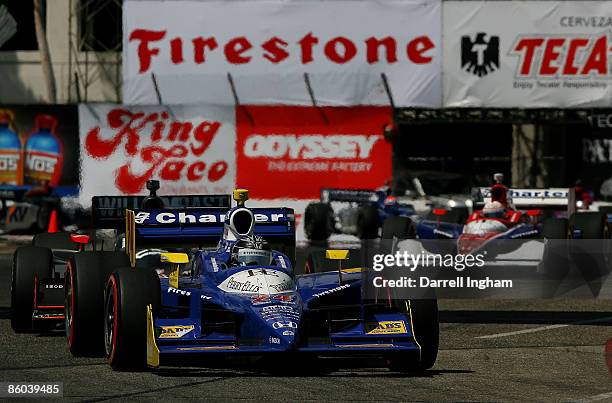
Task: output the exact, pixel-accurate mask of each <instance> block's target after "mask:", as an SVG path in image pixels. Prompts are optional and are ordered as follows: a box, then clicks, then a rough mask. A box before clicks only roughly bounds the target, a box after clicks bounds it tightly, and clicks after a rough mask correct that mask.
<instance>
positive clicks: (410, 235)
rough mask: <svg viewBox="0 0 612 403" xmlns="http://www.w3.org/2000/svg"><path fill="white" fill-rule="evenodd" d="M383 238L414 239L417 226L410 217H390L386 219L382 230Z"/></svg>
mask: <svg viewBox="0 0 612 403" xmlns="http://www.w3.org/2000/svg"><path fill="white" fill-rule="evenodd" d="M382 237H383V239H393V237H396V238H399V239H414V238H415V237H416V227H415V225H414V223H413V222H412V220H411V219H410V218H408V217H389V218H387V219H386V220H385V222H384V224H383V230H382Z"/></svg>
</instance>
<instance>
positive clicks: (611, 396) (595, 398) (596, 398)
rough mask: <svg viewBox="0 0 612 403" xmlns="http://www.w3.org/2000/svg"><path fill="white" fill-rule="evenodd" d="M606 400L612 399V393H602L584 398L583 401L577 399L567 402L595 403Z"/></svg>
mask: <svg viewBox="0 0 612 403" xmlns="http://www.w3.org/2000/svg"><path fill="white" fill-rule="evenodd" d="M607 399H612V392H608V393H602V394H601V395H595V396H589V397H585V398H584V399H578V400H569V401H570V402H576V403H578V402H579V403H583V402H584V403H586V402H597V401H600V400H607Z"/></svg>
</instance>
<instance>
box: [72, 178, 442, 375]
mask: <svg viewBox="0 0 612 403" xmlns="http://www.w3.org/2000/svg"><path fill="white" fill-rule="evenodd" d="M247 198H248V193H247V192H246V191H242V190H237V191H235V192H234V200H236V202H237V205H236V206H235V207H233V208H231V209H220V208H181V209H167V208H161V209H150V210H139V211H128V212H127V214H126V232H125V240H124V246H125V251H119V252H82V253H79V254H76V255H75V256H74V258H73V259H72V260H71V261H70V262H69V264H68V270H69V271H70V272H71V274H70V275H68V276H67V278H68V279H69V280H70V281H69V282H68V283H67V285H66V302H65V305H66V316H67V335H68V342H69V346H70V350H71V351H72V352H73V353H74V354H90V353H92V352H95V350H96V349H98V348H100V347H102V346H103V348H104V351H105V353H106V356H107V359H108V361H109V363H110V365H111V366H112V368H113V369H116V370H132V369H138V368H142V367H144V366H145V365H147V366H149V367H157V366H159V365H164V364H165V363H176V362H177V358H178V363H179V365H180V363H181V362H185V361H186V359H187V358H190V359H191V361H193V359H195V360H196V361H199V362H200V363H206V362H207V361H206V360H207V357H210V356H211V355H215V354H216V355H217V356H219V354H240V353H243V354H249V355H257V356H266V355H270V354H274V353H276V354H277V355H278V354H279V353H280V355H281V356H282V355H283V354H284V355H287V354H298V355H305V356H309V357H312V356H320V355H325V356H338V355H347V354H348V355H355V354H364V355H377V356H381V357H383V358H385V359H386V362H387V363H388V364H389V366H390V367H392V368H393V369H397V370H401V371H408V370H411V371H412V370H424V369H427V368H430V367H431V366H433V364H434V362H435V359H436V356H437V351H438V319H437V304H436V301H435V300H418V301H417V300H414V301H408V300H393V299H391V298H390V297H389V296H388V295H385V296H384V298H380V299H364V298H363V295H362V294H363V293H362V285H363V281H364V273H363V272H362V270H355V269H350V270H342V269H339V270H337V271H333V272H324V273H315V274H309V275H302V276H296V275H295V274H294V271H293V261H294V257H293V256H291V254H292V253H293V250H294V249H292V248H291V245H295V223H294V215H293V210H291V209H288V208H263V209H249V208H247V207H245V201H246V200H247ZM211 239H216V240H217V241H218V244H217V246H216V247H215V248H212V249H206V248H204V247H203V245H205V244H207V243H209V242H210V240H211ZM270 244H273V245H283V244H284V245H289V246H290V247H289V248H285V249H284V250H285V252H287V253H283V252H281V251H279V250H275V249H273V248H272V247H271V246H270ZM346 253H347V252H346V251H330V252H329V257H330V258H344V257H345V256H342V255H343V254H344V255H345V254H346ZM110 254H113V256H115V257H114V258H113V259H109V257H110ZM119 255H121V256H122V257H117V256H119ZM121 259H123V261H121ZM111 260H112V262H113V267H109V266H108V263H107V262H110V261H111ZM107 271H110V275H108V276H107V281H106V284H103V281H102V280H101V279H103V278H104V277H105V275H104V274H103V273H104V272H107ZM92 287H104V290H105V291H104V307H103V309H102V310H101V311H99V310H98V308H95V309H93V307H94V306H95V305H96V302H94V301H89V300H88V295H90V293H89V292H88V288H92ZM181 358H184V359H183V360H181Z"/></svg>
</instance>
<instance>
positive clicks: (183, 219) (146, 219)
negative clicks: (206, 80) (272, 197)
mask: <svg viewBox="0 0 612 403" xmlns="http://www.w3.org/2000/svg"><path fill="white" fill-rule="evenodd" d="M253 216H254V217H255V222H259V223H262V222H279V221H283V220H284V219H285V215H284V214H281V213H270V214H265V213H257V214H254V215H253ZM134 221H135V222H136V224H177V223H179V224H196V223H222V222H224V221H225V214H224V213H215V214H210V213H208V214H190V213H185V212H180V213H177V212H172V211H162V212H158V213H149V212H145V211H139V212H138V213H137V214H136V215H135V218H134Z"/></svg>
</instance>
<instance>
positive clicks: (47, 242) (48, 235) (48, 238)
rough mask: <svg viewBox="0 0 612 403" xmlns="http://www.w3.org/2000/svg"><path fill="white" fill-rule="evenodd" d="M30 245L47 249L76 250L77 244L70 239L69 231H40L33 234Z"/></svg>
mask: <svg viewBox="0 0 612 403" xmlns="http://www.w3.org/2000/svg"><path fill="white" fill-rule="evenodd" d="M32 245H33V246H41V247H45V248H49V249H66V250H75V251H76V250H78V245H77V244H75V243H74V242H72V241H71V240H70V232H41V233H40V234H36V235H34V238H33V239H32Z"/></svg>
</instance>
